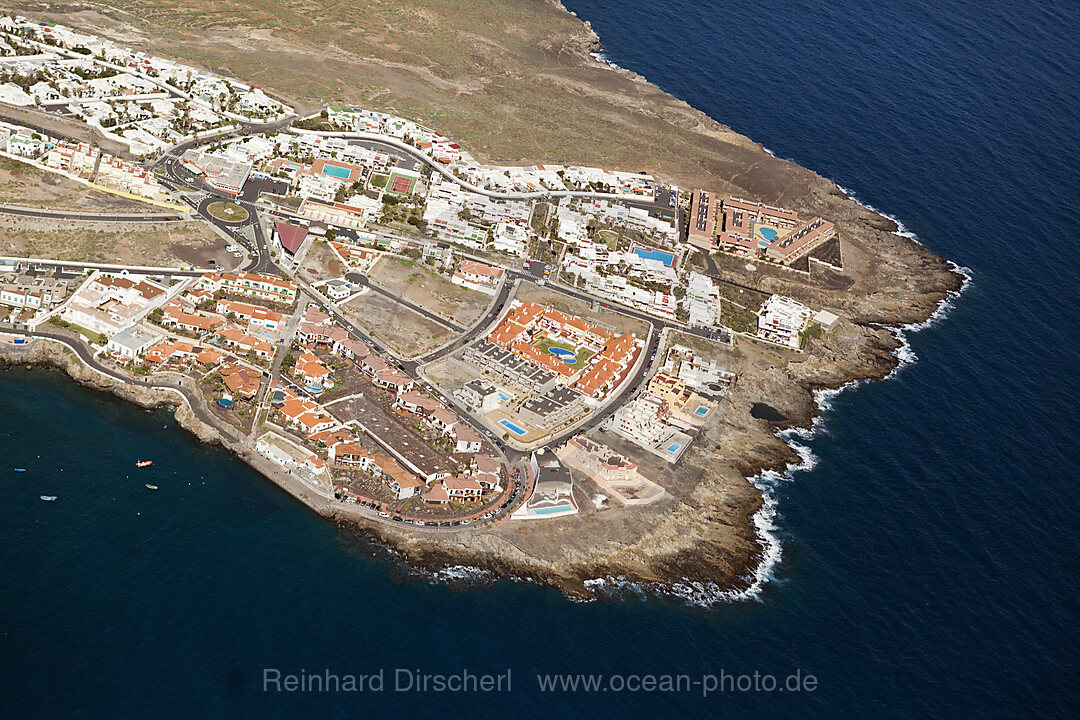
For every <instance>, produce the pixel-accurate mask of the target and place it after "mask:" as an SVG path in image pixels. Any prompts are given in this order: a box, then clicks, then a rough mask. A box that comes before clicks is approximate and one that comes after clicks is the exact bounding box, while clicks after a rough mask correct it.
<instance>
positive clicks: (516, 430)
mask: <svg viewBox="0 0 1080 720" xmlns="http://www.w3.org/2000/svg"><path fill="white" fill-rule="evenodd" d="M499 424H500V425H502V426H503V427H504V428H506V429H507V430H509V431H510V432H512V433H514V434H515V435H524V434H525V433H527V432H528V430H522V429H521V428H519V427H518V426H517V425H515V424H514V423H512V422H510V421H509V420H500V421H499Z"/></svg>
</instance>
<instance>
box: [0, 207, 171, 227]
mask: <svg viewBox="0 0 1080 720" xmlns="http://www.w3.org/2000/svg"><path fill="white" fill-rule="evenodd" d="M0 213H3V214H4V215H21V216H23V217H32V218H46V219H48V218H54V219H57V220H80V221H84V222H86V221H90V222H108V223H118V222H169V221H176V220H186V219H188V218H186V217H185V216H184V213H183V212H181V211H179V210H177V211H174V212H164V213H119V214H106V213H91V212H71V211H68V210H43V209H38V208H26V207H16V206H11V205H0Z"/></svg>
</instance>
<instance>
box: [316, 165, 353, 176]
mask: <svg viewBox="0 0 1080 720" xmlns="http://www.w3.org/2000/svg"><path fill="white" fill-rule="evenodd" d="M322 173H323V175H329V176H330V177H336V178H337V179H338V180H348V179H349V178H350V177H351V176H352V170H350V169H349V168H343V167H338V166H337V165H329V164H327V165H323V169H322Z"/></svg>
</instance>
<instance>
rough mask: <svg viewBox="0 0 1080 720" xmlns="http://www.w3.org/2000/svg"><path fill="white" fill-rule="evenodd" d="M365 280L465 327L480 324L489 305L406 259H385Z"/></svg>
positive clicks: (477, 295) (472, 292) (478, 295)
mask: <svg viewBox="0 0 1080 720" xmlns="http://www.w3.org/2000/svg"><path fill="white" fill-rule="evenodd" d="M368 277H369V278H370V279H371V280H372V281H373V282H375V283H376V284H378V285H381V286H382V287H384V288H388V289H391V290H393V292H394V294H396V295H400V296H402V297H404V298H405V299H406V300H409V301H410V302H413V303H415V304H417V305H419V306H420V307H422V308H424V309H425V310H428V311H430V312H431V313H433V314H435V315H437V316H438V317H440V318H446V319H448V320H453V321H454V322H456V323H457V324H458V325H462V326H465V327H468V326H470V325H472V324H473V323H474V322H476V321H477V320H479V319H480V316H481V315H483V314H484V311H485V310H487V306H488V304H489V303H490V302H491V297H490V296H488V295H485V294H484V293H482V292H478V291H476V290H470V289H469V288H464V287H461V286H460V285H455V284H454V283H452V282H450V281H449V280H447V279H446V278H444V277H442V276H441V275H436V274H435V273H433V272H432V271H430V270H428V269H427V268H425V267H424V266H423V265H420V264H419V263H415V262H413V261H412V260H406V259H405V258H398V257H393V256H387V255H384V256H383V257H381V258H380V259H379V261H378V262H376V263H375V265H374V266H373V267H372V268H371V272H369V273H368Z"/></svg>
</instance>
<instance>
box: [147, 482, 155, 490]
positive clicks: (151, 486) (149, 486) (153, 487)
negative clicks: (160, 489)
mask: <svg viewBox="0 0 1080 720" xmlns="http://www.w3.org/2000/svg"><path fill="white" fill-rule="evenodd" d="M146 487H148V488H149V489H151V490H157V485H151V484H150V483H147V484H146Z"/></svg>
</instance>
